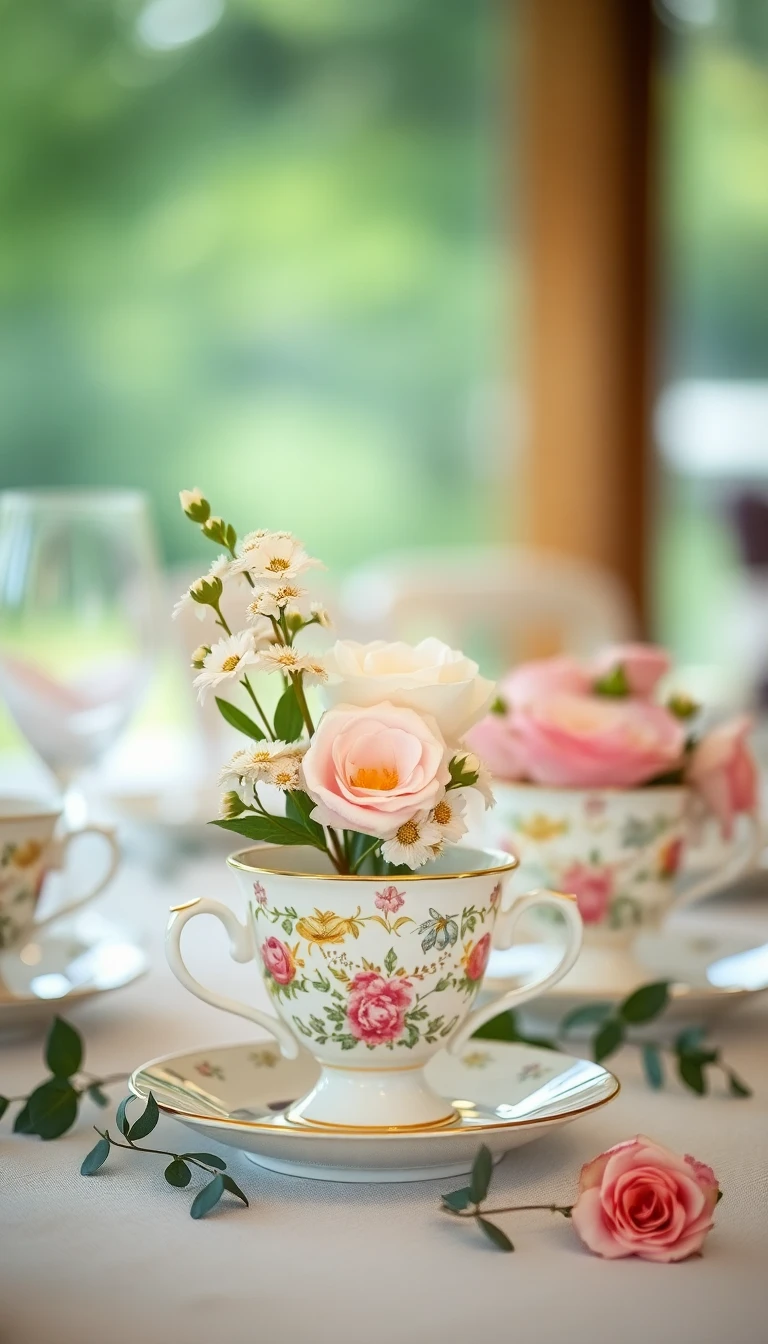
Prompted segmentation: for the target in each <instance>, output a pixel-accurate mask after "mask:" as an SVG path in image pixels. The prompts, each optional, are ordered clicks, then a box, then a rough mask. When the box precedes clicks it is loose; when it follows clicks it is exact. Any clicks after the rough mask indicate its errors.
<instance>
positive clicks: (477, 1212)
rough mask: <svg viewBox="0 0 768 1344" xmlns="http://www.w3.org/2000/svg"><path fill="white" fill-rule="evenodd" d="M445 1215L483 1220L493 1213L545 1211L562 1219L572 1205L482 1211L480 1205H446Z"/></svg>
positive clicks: (523, 1206)
mask: <svg viewBox="0 0 768 1344" xmlns="http://www.w3.org/2000/svg"><path fill="white" fill-rule="evenodd" d="M443 1208H444V1209H445V1212H446V1213H452V1214H453V1216H454V1217H455V1218H485V1217H486V1216H487V1215H488V1214H490V1213H493V1214H496V1213H530V1212H531V1211H532V1210H534V1209H546V1210H547V1212H548V1213H562V1215H563V1217H564V1218H569V1217H570V1215H571V1210H572V1209H573V1205H572V1204H511V1205H509V1207H508V1208H505V1209H484V1208H483V1207H482V1205H480V1204H476V1205H475V1206H474V1208H472V1209H451V1208H449V1207H448V1205H445V1204H444V1205H443Z"/></svg>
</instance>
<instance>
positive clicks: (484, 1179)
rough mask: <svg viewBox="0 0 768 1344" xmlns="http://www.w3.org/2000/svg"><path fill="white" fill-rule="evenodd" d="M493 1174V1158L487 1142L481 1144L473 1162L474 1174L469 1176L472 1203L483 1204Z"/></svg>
mask: <svg viewBox="0 0 768 1344" xmlns="http://www.w3.org/2000/svg"><path fill="white" fill-rule="evenodd" d="M492 1174H493V1158H492V1157H491V1153H490V1149H488V1148H486V1146H485V1144H484V1143H483V1144H481V1145H480V1147H479V1148H478V1150H477V1155H476V1157H475V1160H474V1162H473V1163H472V1174H471V1176H470V1178H469V1199H470V1203H471V1204H481V1203H482V1201H483V1200H484V1199H485V1196H486V1195H487V1194H488V1186H489V1185H490V1183H491V1175H492Z"/></svg>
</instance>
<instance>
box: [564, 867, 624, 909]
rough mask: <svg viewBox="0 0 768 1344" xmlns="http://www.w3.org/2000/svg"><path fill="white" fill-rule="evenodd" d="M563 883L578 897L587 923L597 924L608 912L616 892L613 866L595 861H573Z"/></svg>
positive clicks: (565, 873)
mask: <svg viewBox="0 0 768 1344" xmlns="http://www.w3.org/2000/svg"><path fill="white" fill-rule="evenodd" d="M562 884H563V890H564V891H570V892H572V893H573V895H574V896H575V897H576V901H577V903H578V907H579V914H580V915H581V918H582V919H583V921H584V923H585V924H597V923H599V921H600V920H601V919H603V918H604V916H605V915H606V914H607V912H608V906H609V905H610V903H611V897H612V896H613V892H614V874H613V869H612V868H610V867H600V866H599V865H598V864H594V863H578V862H577V863H572V864H571V865H570V867H569V868H566V870H565V872H564V873H563V875H562Z"/></svg>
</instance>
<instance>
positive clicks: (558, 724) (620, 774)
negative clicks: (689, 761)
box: [514, 693, 685, 789]
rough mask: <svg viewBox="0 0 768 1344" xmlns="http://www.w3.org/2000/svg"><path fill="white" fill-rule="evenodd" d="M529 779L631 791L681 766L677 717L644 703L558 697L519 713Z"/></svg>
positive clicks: (522, 751) (518, 729)
mask: <svg viewBox="0 0 768 1344" xmlns="http://www.w3.org/2000/svg"><path fill="white" fill-rule="evenodd" d="M514 718H515V737H516V742H517V747H518V750H519V752H520V756H521V758H522V760H523V762H524V764H525V774H526V776H527V777H528V778H529V779H531V780H533V782H534V783H535V784H548V785H551V786H553V787H555V788H557V787H566V788H584V789H597V788H606V787H613V788H619V789H630V788H633V787H634V786H635V785H637V784H644V783H646V782H647V781H648V780H649V779H652V778H653V777H654V775H660V774H664V773H665V772H666V771H668V770H672V769H673V768H675V767H676V766H678V765H679V764H680V761H681V759H682V754H683V746H684V741H685V735H684V731H683V728H682V727H681V725H680V723H679V722H678V721H677V719H675V718H674V716H673V715H672V714H670V713H669V712H668V711H667V710H666V709H662V708H661V706H659V705H651V704H648V703H647V702H646V701H644V700H631V699H612V698H608V697H600V696H587V695H568V694H564V693H561V694H557V695H548V696H544V697H542V698H541V699H539V700H533V701H531V703H530V704H528V705H525V706H521V707H520V709H518V710H517V711H516V712H515V716H514Z"/></svg>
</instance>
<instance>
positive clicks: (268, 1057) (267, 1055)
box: [248, 1046, 280, 1069]
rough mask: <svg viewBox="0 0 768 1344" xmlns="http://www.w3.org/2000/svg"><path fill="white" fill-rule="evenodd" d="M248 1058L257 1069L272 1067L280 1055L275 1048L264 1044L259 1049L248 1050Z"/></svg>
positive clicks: (277, 1061) (277, 1062)
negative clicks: (272, 1048)
mask: <svg viewBox="0 0 768 1344" xmlns="http://www.w3.org/2000/svg"><path fill="white" fill-rule="evenodd" d="M248 1058H249V1060H250V1061H251V1063H252V1064H255V1066H256V1068H257V1069H274V1067H275V1065H276V1064H279V1062H280V1056H279V1054H278V1053H277V1051H276V1050H270V1048H269V1046H264V1047H263V1049H261V1050H251V1051H249V1054H248Z"/></svg>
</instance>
